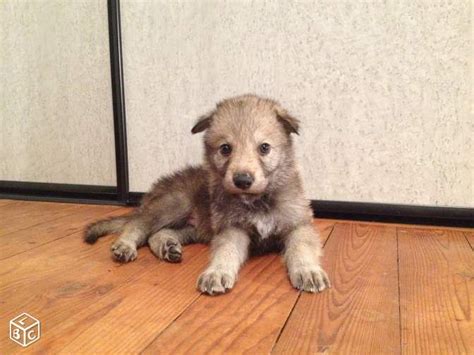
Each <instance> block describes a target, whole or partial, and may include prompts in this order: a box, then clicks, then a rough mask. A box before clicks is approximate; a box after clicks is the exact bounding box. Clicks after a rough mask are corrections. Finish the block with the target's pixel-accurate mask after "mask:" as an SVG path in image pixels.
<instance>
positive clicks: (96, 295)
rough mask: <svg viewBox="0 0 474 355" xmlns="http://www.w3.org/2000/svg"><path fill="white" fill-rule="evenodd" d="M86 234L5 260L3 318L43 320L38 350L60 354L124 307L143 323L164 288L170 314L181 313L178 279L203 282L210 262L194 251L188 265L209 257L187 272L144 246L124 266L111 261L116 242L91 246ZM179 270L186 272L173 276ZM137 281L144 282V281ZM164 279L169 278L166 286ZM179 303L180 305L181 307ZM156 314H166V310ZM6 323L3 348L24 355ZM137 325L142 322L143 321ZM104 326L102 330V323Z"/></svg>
mask: <svg viewBox="0 0 474 355" xmlns="http://www.w3.org/2000/svg"><path fill="white" fill-rule="evenodd" d="M80 234H81V233H76V234H72V235H70V236H67V237H65V238H62V239H59V240H56V241H54V242H52V243H50V244H48V245H43V246H41V247H39V248H37V249H34V250H31V251H28V252H25V253H22V254H19V255H16V256H13V257H11V258H9V259H6V260H4V261H2V262H0V270H1V271H0V280H1V283H0V300H1V303H2V319H10V318H13V317H14V316H15V315H17V314H19V313H22V312H25V311H26V312H29V313H31V314H32V315H34V316H36V317H37V318H38V319H40V320H41V321H42V324H43V335H42V339H41V341H39V342H37V343H36V344H35V345H34V349H37V350H38V351H43V350H46V349H54V351H57V350H59V349H60V348H61V347H63V346H65V345H67V343H68V342H71V341H72V340H73V339H74V338H75V337H76V336H77V335H79V334H80V333H82V332H83V331H84V330H86V329H88V327H89V326H92V324H94V323H95V322H97V321H99V320H102V317H105V316H106V315H107V314H108V312H112V310H113V309H114V308H115V307H116V306H119V305H122V307H123V308H121V309H122V311H123V312H124V313H125V314H126V316H125V317H128V319H129V321H130V320H131V319H137V318H133V317H132V316H135V317H137V316H139V317H141V318H142V319H145V316H146V314H147V313H148V312H150V308H149V307H150V305H153V306H158V304H157V303H156V300H155V299H154V297H156V296H157V293H158V294H159V292H157V291H159V290H160V288H163V289H164V290H165V291H166V297H162V298H159V297H158V298H159V299H160V300H161V302H163V303H164V304H165V307H168V309H169V312H168V314H169V315H170V314H172V312H181V310H180V308H179V307H177V308H176V309H173V308H172V307H171V305H173V301H174V299H175V298H176V299H177V300H181V301H183V299H184V296H182V297H180V296H179V295H177V293H179V292H181V291H178V292H176V288H177V287H178V290H180V289H181V288H182V285H181V284H180V285H175V284H174V283H173V282H172V281H173V279H174V278H176V277H177V278H178V279H180V280H182V281H183V282H187V281H189V280H188V279H187V278H189V279H191V278H192V273H193V272H194V273H195V274H196V275H194V276H195V277H196V278H197V274H198V272H199V269H200V268H199V267H198V266H199V265H204V264H205V263H206V259H207V258H206V254H205V253H202V250H203V249H204V247H202V246H193V247H191V251H188V250H187V249H186V250H185V254H184V262H183V265H186V263H187V262H188V261H189V260H193V256H196V255H197V254H198V253H199V254H203V256H200V259H199V260H198V262H199V265H197V264H196V261H194V262H193V263H190V265H191V269H192V270H189V268H187V267H184V268H182V270H181V269H179V266H181V265H175V264H168V263H165V262H160V261H158V260H157V259H156V258H155V257H154V256H153V255H152V254H151V253H150V252H149V251H148V250H147V248H144V249H141V250H140V252H139V257H138V259H137V261H135V262H132V263H129V264H126V265H121V264H117V263H114V262H113V261H112V260H111V258H110V253H109V250H108V249H109V248H108V245H109V244H110V238H106V239H109V240H104V239H101V240H99V241H98V243H97V245H94V246H90V245H87V244H85V243H82V241H81V238H80ZM193 248H194V249H193ZM193 250H194V251H193ZM194 259H196V258H194ZM174 269H178V270H180V272H178V273H175V274H173V273H172V271H173V270H174ZM193 270H194V271H193ZM186 275H188V276H186ZM137 279H143V281H142V282H141V283H140V282H137ZM162 280H167V281H166V282H164V285H165V286H164V287H162V283H163V281H162ZM195 282H196V280H195V279H193V280H191V282H187V285H188V288H187V290H188V291H189V290H192V297H198V296H199V293H198V292H197V291H196V290H195ZM163 292H164V291H163ZM146 294H148V296H146ZM130 297H131V298H130ZM132 300H133V302H134V303H133V302H132ZM150 300H151V301H150ZM147 302H148V304H147ZM153 302H155V303H153ZM178 303H179V302H178V301H176V303H175V305H178ZM133 304H134V305H133ZM167 305H170V306H167ZM137 308H140V309H141V312H140V311H139V312H138V313H137V314H136V315H135V311H134V309H137ZM154 310H155V312H156V313H157V314H158V315H159V316H161V313H160V312H163V306H162V305H161V307H155V308H154ZM122 311H120V312H122ZM127 312H128V313H127ZM113 314H115V313H113ZM117 317H118V318H117ZM117 317H116V316H115V315H114V316H113V317H112V319H111V322H112V323H114V324H115V325H116V328H120V329H125V326H124V324H121V325H120V324H118V323H116V319H120V316H117ZM173 319H174V318H173ZM107 320H108V318H105V319H104V320H103V322H104V323H102V324H107ZM126 322H127V321H126V320H125V323H126ZM0 323H1V324H0V344H6V347H5V348H4V347H3V345H2V350H5V351H6V353H8V352H9V351H8V350H12V351H13V350H14V351H18V350H19V348H18V346H16V345H15V344H14V343H13V342H10V341H8V340H7V338H8V335H7V334H8V330H7V327H8V322H0ZM137 324H140V321H139V319H138V321H137ZM149 325H150V324H147V326H149ZM99 328H101V329H102V325H100V326H99ZM150 329H151V330H153V329H154V328H153V327H151V328H150ZM103 330H104V331H106V330H107V329H103ZM115 331H116V330H115V329H113V330H112V332H113V334H112V333H111V334H108V338H102V340H103V342H104V343H103V345H104V346H107V345H110V343H109V341H108V339H111V338H113V335H114V334H115ZM101 334H102V333H101ZM126 339H128V338H127V337H123V338H122V340H126ZM127 341H128V340H127ZM149 341H151V339H145V342H149ZM99 348H100V346H99ZM28 349H30V350H31V348H28ZM122 349H123V348H122ZM35 351H36V350H35Z"/></svg>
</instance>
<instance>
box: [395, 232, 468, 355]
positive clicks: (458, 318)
mask: <svg viewBox="0 0 474 355" xmlns="http://www.w3.org/2000/svg"><path fill="white" fill-rule="evenodd" d="M398 238H399V254H400V306H401V308H400V309H401V329H402V334H401V336H402V351H403V352H406V353H412V354H420V353H433V354H453V353H464V354H467V353H471V354H472V353H474V317H473V315H474V253H473V251H472V249H471V247H470V246H469V244H468V243H467V242H466V239H465V237H464V235H463V233H462V232H458V231H449V230H437V231H434V230H429V229H407V228H400V229H399V232H398Z"/></svg>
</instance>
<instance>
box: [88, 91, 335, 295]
mask: <svg viewBox="0 0 474 355" xmlns="http://www.w3.org/2000/svg"><path fill="white" fill-rule="evenodd" d="M298 129H299V122H298V120H297V119H295V118H294V117H292V116H290V115H289V114H288V113H287V111H286V110H284V109H283V108H282V107H281V106H280V105H279V104H278V103H277V102H276V101H273V100H270V99H265V98H261V97H258V96H255V95H244V96H239V97H234V98H230V99H227V100H224V101H222V102H220V103H218V104H217V106H216V108H215V109H214V110H213V111H212V112H210V113H208V114H207V115H204V116H202V117H201V118H200V119H199V120H198V122H197V123H196V125H195V126H194V127H193V129H192V133H199V132H205V135H204V147H205V156H204V163H203V165H202V166H197V167H188V168H186V169H184V170H182V171H179V172H177V173H175V174H173V175H171V176H167V177H164V178H161V179H159V180H158V181H157V182H156V183H155V184H154V185H153V187H152V189H151V190H150V192H148V194H146V195H145V196H144V198H143V201H142V203H141V206H140V207H139V208H138V209H136V211H134V212H133V213H132V214H130V215H129V216H125V217H116V218H110V219H107V220H103V221H98V222H95V223H93V224H91V225H89V226H88V228H87V230H86V233H85V241H86V242H88V243H94V242H95V241H96V240H97V239H98V238H99V237H101V236H103V235H106V234H109V233H120V236H119V238H117V240H116V241H115V242H114V243H113V244H112V247H111V251H112V255H113V257H114V258H115V259H116V260H118V261H121V262H128V261H132V260H134V259H135V258H136V257H137V248H139V247H141V246H143V245H145V244H147V243H148V245H149V247H150V249H151V250H152V252H153V253H154V254H155V255H156V256H157V257H159V258H161V259H163V260H166V261H169V262H179V261H180V260H181V258H182V246H183V245H185V244H189V243H196V242H198V243H210V244H211V247H212V256H211V261H210V263H209V266H208V267H207V269H206V270H205V271H204V272H203V273H202V275H201V276H200V277H199V280H198V289H199V290H200V291H201V292H204V293H208V294H211V295H214V294H219V293H224V292H226V291H228V290H230V289H231V288H232V287H233V286H234V284H235V282H236V280H237V276H238V272H239V269H240V267H241V266H242V264H243V263H244V262H245V261H246V260H247V258H248V256H249V254H251V253H264V252H268V251H283V256H284V260H285V262H286V265H287V268H288V274H289V278H290V282H291V284H292V285H293V286H294V287H295V288H297V289H300V290H304V291H308V292H316V291H322V290H324V289H325V288H326V287H329V286H330V284H329V280H328V278H327V275H326V273H325V272H324V271H323V269H322V268H321V266H320V260H319V259H320V255H321V246H320V241H319V235H318V234H317V231H316V230H315V229H314V228H313V226H312V224H311V222H312V211H311V208H310V206H309V201H308V200H306V199H305V198H304V193H303V188H302V183H301V178H300V175H299V173H298V170H297V168H296V166H295V157H294V149H293V140H292V137H291V134H292V133H298Z"/></svg>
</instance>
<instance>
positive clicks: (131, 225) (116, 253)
mask: <svg viewBox="0 0 474 355" xmlns="http://www.w3.org/2000/svg"><path fill="white" fill-rule="evenodd" d="M149 233H150V223H149V221H148V220H147V219H146V218H140V217H138V218H135V219H133V220H131V221H130V222H128V223H127V224H126V225H125V227H124V229H123V232H122V234H121V235H120V237H118V238H117V240H116V241H115V242H114V243H113V244H112V246H111V248H110V250H111V252H112V257H113V258H114V259H115V260H117V261H120V262H123V263H126V262H129V261H133V260H135V259H136V258H137V255H138V252H137V248H139V247H141V246H143V245H144V244H145V243H146V239H147V237H148V235H149Z"/></svg>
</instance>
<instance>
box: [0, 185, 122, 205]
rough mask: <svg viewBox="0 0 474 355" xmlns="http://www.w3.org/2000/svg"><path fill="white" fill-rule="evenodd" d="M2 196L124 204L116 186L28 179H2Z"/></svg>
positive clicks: (34, 199)
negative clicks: (53, 182)
mask: <svg viewBox="0 0 474 355" xmlns="http://www.w3.org/2000/svg"><path fill="white" fill-rule="evenodd" d="M0 198H2V199H12V200H28V201H51V202H70V203H88V204H112V205H123V204H124V203H123V202H120V201H118V195H117V188H116V187H115V186H101V185H74V184H51V183H42V182H26V181H0Z"/></svg>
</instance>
